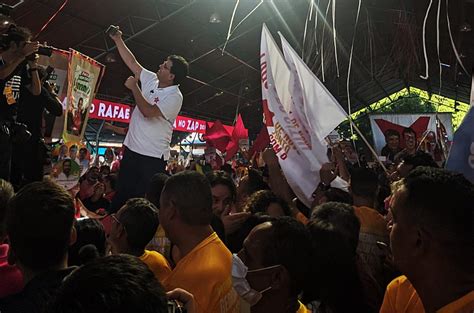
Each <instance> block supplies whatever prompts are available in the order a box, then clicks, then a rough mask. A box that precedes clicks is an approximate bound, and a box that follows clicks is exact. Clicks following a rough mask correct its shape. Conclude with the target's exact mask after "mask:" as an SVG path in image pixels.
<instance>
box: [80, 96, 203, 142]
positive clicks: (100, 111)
mask: <svg viewBox="0 0 474 313" xmlns="http://www.w3.org/2000/svg"><path fill="white" fill-rule="evenodd" d="M131 116H132V108H131V107H130V106H129V105H126V104H121V103H115V102H109V101H103V100H99V99H94V100H93V101H92V104H91V107H90V112H89V118H95V119H99V120H107V121H114V122H122V123H130V118H131ZM173 129H174V130H178V131H183V132H188V133H200V134H204V133H206V121H204V120H198V119H194V118H190V117H186V116H181V115H178V117H177V118H176V120H175V121H174V124H173Z"/></svg>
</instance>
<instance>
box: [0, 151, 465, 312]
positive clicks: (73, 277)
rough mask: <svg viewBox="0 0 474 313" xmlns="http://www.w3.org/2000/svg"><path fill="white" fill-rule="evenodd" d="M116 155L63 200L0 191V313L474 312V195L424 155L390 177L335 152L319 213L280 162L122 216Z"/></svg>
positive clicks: (44, 188) (177, 176) (215, 179)
mask: <svg viewBox="0 0 474 313" xmlns="http://www.w3.org/2000/svg"><path fill="white" fill-rule="evenodd" d="M348 146H349V148H347V147H348ZM108 154H109V156H108V157H107V160H105V159H104V164H103V165H102V166H100V167H99V166H90V167H89V168H88V169H87V170H86V171H85V173H84V174H83V175H82V177H81V179H80V183H79V185H78V186H77V187H76V188H73V189H72V190H69V191H66V190H64V189H63V188H61V187H59V186H58V185H56V184H55V183H54V182H52V181H48V180H45V181H42V182H34V183H31V184H28V185H26V186H25V187H23V188H22V189H21V190H20V191H18V192H17V193H16V194H15V193H14V191H13V188H12V187H11V185H10V184H9V183H8V182H6V181H5V180H2V181H1V183H0V218H1V220H0V222H1V223H0V225H1V228H0V240H1V242H2V243H3V244H2V245H1V246H0V247H1V249H0V275H1V277H2V279H1V280H0V298H1V300H0V310H1V312H2V313H5V312H180V310H181V312H184V311H186V312H203V313H204V312H211V313H212V312H255V313H259V312H282V313H287V312H288V313H289V312H291V313H294V312H299V313H301V312H328V313H329V312H332V313H339V312H340V313H343V312H382V313H386V312H387V313H388V312H472V310H473V286H474V273H473V267H472V264H474V255H473V254H474V252H473V249H472V247H473V240H474V236H473V209H472V203H474V188H473V185H472V184H471V183H470V182H469V181H467V180H466V179H465V178H464V177H463V176H462V175H460V174H455V173H451V172H448V171H446V170H444V169H440V168H438V167H437V165H436V163H435V162H434V161H433V160H432V159H431V157H430V156H429V155H426V154H424V153H423V152H416V153H415V154H412V155H406V156H405V157H404V158H403V159H402V160H401V161H400V163H399V164H398V166H397V167H393V169H392V172H388V173H386V172H384V171H383V170H382V169H381V168H380V167H375V169H374V168H369V167H367V166H364V164H362V165H361V164H360V160H359V162H358V161H357V157H355V158H354V153H353V150H352V149H351V147H350V145H347V144H346V143H342V144H337V145H333V147H332V148H331V149H330V153H329V154H328V156H329V157H330V160H331V162H330V163H327V164H324V165H323V167H322V168H321V170H320V179H321V183H320V185H319V186H318V187H317V188H316V190H315V192H314V194H313V197H314V199H313V203H312V204H311V207H309V208H308V207H306V206H304V205H303V204H302V203H301V202H300V201H299V200H298V199H296V198H295V196H294V194H293V193H292V191H291V188H290V187H289V185H288V183H287V182H286V179H285V176H284V175H283V173H282V171H281V169H280V167H279V164H278V159H277V157H276V155H275V153H274V152H273V150H272V149H267V150H265V151H264V152H263V153H262V154H261V158H260V162H254V164H251V165H246V166H243V165H239V166H237V167H235V166H234V168H233V167H232V166H230V165H229V164H226V165H224V166H222V170H212V169H209V167H206V166H204V167H201V166H196V165H197V164H198V163H199V162H196V163H195V162H191V164H189V165H188V166H187V167H185V166H183V165H176V164H171V163H170V166H169V167H168V173H167V174H162V173H160V174H156V175H155V176H153V178H152V179H151V181H150V182H148V187H147V189H146V190H147V192H146V194H145V195H144V197H143V198H134V199H129V200H128V201H127V202H126V203H125V205H123V206H122V207H121V208H120V209H119V210H118V211H117V212H113V211H112V209H111V207H110V202H111V200H112V199H113V197H114V190H115V184H116V175H117V172H118V171H119V170H120V166H119V164H116V163H117V162H118V163H120V162H119V161H120V158H119V157H118V156H117V157H116V156H114V154H113V152H109V153H108ZM66 158H67V157H66ZM114 161H117V162H116V163H114V164H115V166H113V169H111V165H112V163H113V162H114ZM234 165H235V164H234ZM203 168H208V170H207V171H206V170H204V172H205V173H202V172H203ZM338 176H339V177H340V178H341V179H343V180H345V181H346V182H347V184H348V188H347V190H344V188H336V187H332V186H331V184H332V182H333V181H334V180H335V179H336V177H338ZM173 310H174V311H173Z"/></svg>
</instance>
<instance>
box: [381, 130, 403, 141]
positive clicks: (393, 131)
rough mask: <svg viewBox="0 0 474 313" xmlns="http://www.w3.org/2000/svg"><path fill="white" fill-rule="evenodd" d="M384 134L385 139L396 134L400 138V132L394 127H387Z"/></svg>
mask: <svg viewBox="0 0 474 313" xmlns="http://www.w3.org/2000/svg"><path fill="white" fill-rule="evenodd" d="M384 136H385V139H388V137H392V136H397V137H398V138H400V133H399V132H397V131H396V130H395V129H391V128H389V129H387V130H386V131H385V133H384Z"/></svg>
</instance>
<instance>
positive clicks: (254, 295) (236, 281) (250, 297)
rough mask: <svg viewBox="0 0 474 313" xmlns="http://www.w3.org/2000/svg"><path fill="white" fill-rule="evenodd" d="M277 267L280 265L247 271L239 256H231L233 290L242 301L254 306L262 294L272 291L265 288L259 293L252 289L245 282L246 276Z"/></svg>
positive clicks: (269, 287)
mask: <svg viewBox="0 0 474 313" xmlns="http://www.w3.org/2000/svg"><path fill="white" fill-rule="evenodd" d="M278 266H280V265H274V266H269V267H264V268H261V269H257V270H251V271H249V269H248V267H247V266H246V265H245V264H244V262H242V260H241V259H240V258H239V256H238V255H237V254H235V253H234V254H233V255H232V285H233V287H234V290H235V291H236V292H237V294H238V295H239V296H240V297H241V298H242V299H243V300H245V301H246V302H248V303H249V304H250V306H254V305H255V304H257V303H258V302H259V301H260V300H261V299H262V297H263V293H264V292H266V291H268V290H270V289H272V287H271V286H268V287H267V288H265V289H263V290H261V291H258V290H255V289H253V288H252V287H251V286H250V284H249V282H248V281H247V274H248V273H254V272H260V271H264V270H268V269H273V268H276V267H278Z"/></svg>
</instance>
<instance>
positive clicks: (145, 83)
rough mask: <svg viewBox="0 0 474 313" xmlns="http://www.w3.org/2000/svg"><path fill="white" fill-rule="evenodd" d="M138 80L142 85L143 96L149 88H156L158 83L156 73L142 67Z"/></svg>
mask: <svg viewBox="0 0 474 313" xmlns="http://www.w3.org/2000/svg"><path fill="white" fill-rule="evenodd" d="M140 82H141V85H142V93H143V95H144V96H145V97H146V94H147V93H149V92H150V90H153V89H156V88H158V83H159V81H158V76H156V73H153V72H152V71H149V70H147V69H142V72H141V73H140Z"/></svg>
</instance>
